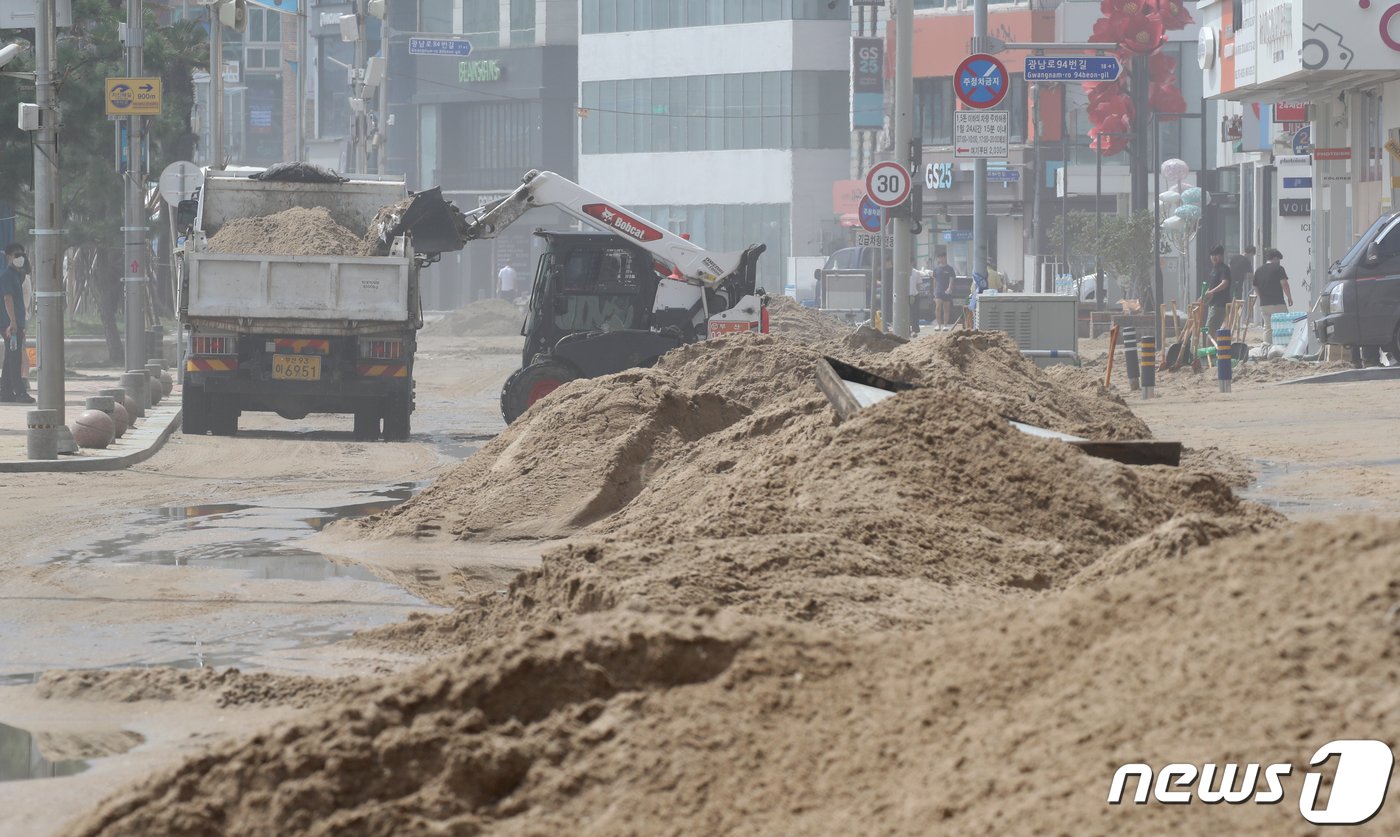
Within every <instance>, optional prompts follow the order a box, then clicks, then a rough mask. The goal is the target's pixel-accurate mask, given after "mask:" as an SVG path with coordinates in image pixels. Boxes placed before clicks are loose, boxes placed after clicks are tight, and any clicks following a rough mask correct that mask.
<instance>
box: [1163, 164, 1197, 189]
mask: <svg viewBox="0 0 1400 837" xmlns="http://www.w3.org/2000/svg"><path fill="white" fill-rule="evenodd" d="M1190 174H1191V166H1190V165H1189V164H1187V162H1186V161H1185V160H1177V159H1171V160H1167V161H1166V162H1165V163H1162V179H1163V180H1165V181H1167V184H1168V185H1170V186H1171V187H1172V188H1173V189H1179V188H1180V187H1181V184H1183V183H1185V182H1186V178H1187V176H1188V175H1190Z"/></svg>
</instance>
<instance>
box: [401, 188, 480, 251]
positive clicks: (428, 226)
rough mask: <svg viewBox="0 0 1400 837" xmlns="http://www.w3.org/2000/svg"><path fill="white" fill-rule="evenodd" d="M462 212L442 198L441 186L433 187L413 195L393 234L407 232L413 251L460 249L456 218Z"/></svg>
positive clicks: (462, 242) (460, 236)
mask: <svg viewBox="0 0 1400 837" xmlns="http://www.w3.org/2000/svg"><path fill="white" fill-rule="evenodd" d="M461 217H462V212H461V210H459V209H458V208H457V207H456V206H455V205H453V204H452V203H450V202H449V201H447V200H444V199H443V197H442V188H441V187H439V186H434V187H433V188H431V189H425V190H424V191H422V192H419V193H417V194H415V195H414V196H413V200H412V201H410V202H409V204H408V207H407V208H406V209H404V211H403V216H402V217H401V218H400V219H399V224H398V230H397V234H405V233H406V234H407V235H408V237H409V238H410V239H411V240H412V242H413V250H414V252H417V253H449V252H454V251H457V250H461V249H462V246H463V245H464V244H465V243H466V242H464V241H463V240H462V234H461V231H460V229H459V227H458V225H457V221H458V219H459V218H461Z"/></svg>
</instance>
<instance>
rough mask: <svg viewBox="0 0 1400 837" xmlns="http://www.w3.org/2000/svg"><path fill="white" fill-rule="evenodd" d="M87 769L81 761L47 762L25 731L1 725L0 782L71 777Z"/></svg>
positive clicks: (32, 737)
mask: <svg viewBox="0 0 1400 837" xmlns="http://www.w3.org/2000/svg"><path fill="white" fill-rule="evenodd" d="M87 769H88V763H87V762H86V761H84V760H82V759H60V760H58V761H50V760H49V759H47V758H45V757H44V754H43V753H42V752H40V750H39V745H38V742H37V741H36V740H35V738H34V736H33V735H31V734H30V733H29V731H28V730H22V729H20V728H18V727H12V726H10V725H8V724H0V782H17V781H20V780H23V779H51V778H53V777H55V776H72V775H74V774H75V773H82V772H83V771H84V770H87Z"/></svg>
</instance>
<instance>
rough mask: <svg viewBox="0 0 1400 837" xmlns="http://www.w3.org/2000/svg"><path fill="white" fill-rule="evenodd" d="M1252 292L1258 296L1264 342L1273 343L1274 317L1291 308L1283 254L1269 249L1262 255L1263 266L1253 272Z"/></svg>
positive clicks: (1290, 293) (1291, 302)
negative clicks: (1262, 321) (1262, 318)
mask: <svg viewBox="0 0 1400 837" xmlns="http://www.w3.org/2000/svg"><path fill="white" fill-rule="evenodd" d="M1254 292H1255V293H1256V294H1258V295H1259V312H1260V314H1262V315H1263V317H1264V342H1265V343H1268V344H1269V345H1271V346H1272V345H1273V343H1274V315H1275V314H1287V313H1288V312H1289V310H1290V309H1291V308H1292V307H1293V291H1292V289H1291V288H1289V287H1288V271H1286V270H1284V269H1283V254H1282V253H1280V252H1279V251H1278V250H1274V249H1270V250H1268V251H1267V252H1265V253H1264V264H1263V266H1262V267H1260V268H1259V269H1258V270H1257V271H1255V272H1254Z"/></svg>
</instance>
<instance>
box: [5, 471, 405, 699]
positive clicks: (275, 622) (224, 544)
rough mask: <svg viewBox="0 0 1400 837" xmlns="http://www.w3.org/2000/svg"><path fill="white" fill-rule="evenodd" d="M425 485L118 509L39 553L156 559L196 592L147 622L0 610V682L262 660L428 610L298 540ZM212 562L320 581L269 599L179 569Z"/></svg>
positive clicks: (132, 562) (55, 558) (265, 576)
mask: <svg viewBox="0 0 1400 837" xmlns="http://www.w3.org/2000/svg"><path fill="white" fill-rule="evenodd" d="M424 485H425V484H424V483H399V484H395V485H390V486H385V487H383V488H377V489H375V488H372V489H360V490H343V489H342V490H339V491H335V492H329V491H328V492H317V493H315V494H312V495H302V496H296V497H273V498H268V499H267V500H266V501H264V502H254V503H248V502H243V503H208V504H201V505H194V506H171V507H167V508H159V509H154V510H151V511H146V512H137V513H135V514H131V515H128V516H125V517H120V516H119V517H116V518H115V520H114V521H113V522H112V524H111V526H110V528H109V529H108V533H107V534H106V535H105V536H104V537H99V538H97V539H94V540H91V541H87V542H85V543H81V544H79V545H76V546H73V547H70V548H67V549H64V550H63V551H60V552H56V553H51V554H49V555H47V556H43V557H41V558H39V561H40V562H42V563H45V564H47V565H50V566H61V565H66V566H69V567H73V566H92V567H102V568H104V569H109V568H112V569H115V568H120V567H135V566H138V565H142V566H157V567H160V568H162V570H161V571H162V572H166V571H168V572H170V573H172V575H171V578H172V580H174V579H176V578H183V579H185V580H188V581H189V583H190V584H191V585H192V586H189V587H188V588H185V587H183V586H182V587H179V588H177V589H180V590H183V589H188V590H189V591H190V592H188V593H186V594H184V595H181V594H180V593H176V594H174V595H171V596H170V597H169V598H168V599H165V598H162V599H160V600H161V601H168V602H169V603H170V607H171V612H170V618H169V619H167V620H163V621H154V622H153V621H146V620H141V621H138V622H137V623H134V624H133V625H131V626H129V627H128V626H126V625H125V623H119V624H112V623H109V622H106V621H103V622H100V623H95V624H79V623H65V624H61V625H58V624H52V625H47V626H45V625H37V624H27V623H25V622H23V621H18V620H14V619H9V620H7V618H6V615H5V613H4V612H3V610H0V636H7V639H8V640H12V642H7V643H6V646H7V649H6V650H0V677H3V678H4V679H0V685H17V684H20V683H25V682H31V681H32V676H31V675H26V674H25V672H33V671H42V670H45V669H50V668H73V667H81V668H103V667H108V666H113V665H116V666H123V667H125V666H132V665H136V666H148V665H170V666H176V667H205V666H219V667H222V666H229V665H235V666H248V665H256V664H257V662H256V658H258V657H259V656H260V655H263V654H266V653H275V652H287V651H294V650H297V649H302V648H311V647H317V646H324V645H329V644H333V643H335V642H339V641H341V640H344V639H347V638H349V637H350V636H352V635H353V634H354V633H355V632H356V631H358V630H364V629H367V628H374V627H378V626H380V625H385V624H389V623H392V622H397V621H400V620H402V619H403V618H404V616H406V615H407V614H408V613H410V612H412V611H419V610H425V609H432V605H430V604H428V603H427V602H425V601H423V600H422V599H420V598H418V597H416V596H414V595H413V594H412V593H410V592H408V591H406V590H405V589H403V587H402V586H400V585H398V584H394V583H392V581H387V580H385V579H384V578H381V577H380V576H378V575H376V574H375V573H374V572H372V571H371V570H369V569H368V568H366V567H363V566H360V565H356V564H348V565H347V564H338V563H335V562H334V561H331V560H329V559H328V558H327V557H326V556H325V555H323V554H321V553H319V552H316V551H313V550H310V549H306V548H304V547H303V546H301V542H304V541H305V539H306V538H308V537H310V536H311V535H314V534H315V533H317V532H319V531H321V530H322V529H324V528H325V527H326V526H328V525H330V524H331V523H332V522H334V521H337V520H344V519H347V518H355V517H363V516H365V515H369V514H374V513H377V512H382V511H385V510H387V509H389V508H392V507H393V506H395V505H397V504H399V503H401V502H403V501H404V500H406V499H408V498H409V497H411V496H413V495H414V494H415V493H416V492H417V491H419V490H420V489H421V488H423V486H424ZM298 504H301V505H298ZM166 568H168V570H167V569H166ZM208 570H223V571H227V572H231V573H237V574H238V575H239V576H240V577H241V578H242V579H244V580H246V581H249V582H253V583H256V582H257V581H262V580H273V579H276V580H279V581H284V582H286V581H290V582H293V583H295V582H317V583H318V586H316V587H314V588H313V587H310V586H308V587H307V588H305V589H304V590H302V589H297V588H294V587H293V588H281V589H280V590H279V591H278V592H279V594H284V595H277V596H274V597H273V598H268V597H267V596H266V595H265V594H261V593H258V592H256V591H255V588H251V587H247V586H245V585H244V584H242V583H240V584H239V586H238V587H237V588H236V589H233V590H230V593H229V595H228V597H227V599H225V598H223V597H221V596H220V595H219V594H218V592H217V591H218V589H219V588H220V587H224V588H227V587H228V586H227V585H221V584H220V583H219V582H217V581H215V582H214V589H215V593H214V594H213V595H210V594H208V593H206V592H205V591H207V590H208V589H209V585H208V583H207V582H205V581H204V580H203V579H202V578H201V579H194V578H193V576H189V575H183V574H185V573H198V572H201V571H208ZM175 574H182V575H175ZM210 577H211V578H214V577H213V576H210ZM175 583H176V584H181V585H184V584H185V581H184V580H182V581H179V582H175ZM327 584H329V585H330V586H326V585H327ZM121 600H122V599H121V594H120V593H115V592H114V598H113V599H112V601H114V602H120V601H121ZM141 601H155V600H151V599H142V600H141ZM206 605H216V607H215V608H214V609H207V608H206V607H205V606H206ZM289 606H291V608H290V609H289ZM9 651H13V652H14V653H8V652H9Z"/></svg>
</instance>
